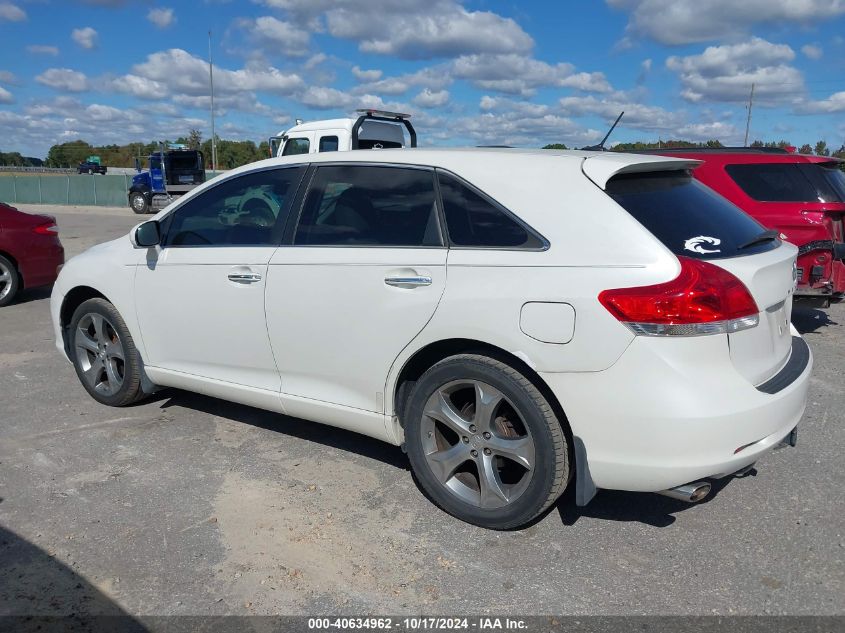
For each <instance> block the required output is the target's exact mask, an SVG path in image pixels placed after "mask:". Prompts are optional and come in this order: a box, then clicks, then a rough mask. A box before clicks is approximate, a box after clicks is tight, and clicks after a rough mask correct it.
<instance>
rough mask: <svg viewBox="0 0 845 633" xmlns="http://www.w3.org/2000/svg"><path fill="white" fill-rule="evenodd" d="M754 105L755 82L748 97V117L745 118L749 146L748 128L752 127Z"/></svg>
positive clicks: (746, 139)
mask: <svg viewBox="0 0 845 633" xmlns="http://www.w3.org/2000/svg"><path fill="white" fill-rule="evenodd" d="M753 105H754V84H753V83H752V84H751V95H750V96H749V97H748V118H747V119H746V120H745V143H743V145H744V146H745V147H748V130H749V129H751V107H752V106H753Z"/></svg>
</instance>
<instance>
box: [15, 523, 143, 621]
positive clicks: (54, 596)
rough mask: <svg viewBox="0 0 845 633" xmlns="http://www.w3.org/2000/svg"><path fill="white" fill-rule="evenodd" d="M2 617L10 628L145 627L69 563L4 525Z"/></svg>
mask: <svg viewBox="0 0 845 633" xmlns="http://www.w3.org/2000/svg"><path fill="white" fill-rule="evenodd" d="M0 620H2V622H3V624H4V625H6V626H10V628H9V629H8V630H16V631H18V630H24V631H29V630H32V631H35V630H38V631H54V630H55V631H68V630H69V631H73V630H88V629H87V628H86V627H87V626H91V625H93V626H94V627H95V628H98V626H97V624H98V623H99V624H103V623H104V620H107V621H108V623H109V624H111V625H113V626H114V627H115V629H116V630H117V629H119V630H121V631H128V632H132V633H134V632H136V631H138V632H140V631H146V630H147V629H146V627H144V626H143V625H142V624H141V623H140V622H138V621H137V620H136V619H134V618H132V617H131V616H130V615H129V614H128V613H126V612H125V611H124V610H123V609H121V608H120V606H118V605H117V603H115V602H114V601H113V600H112V599H111V598H109V597H108V596H106V595H105V594H104V593H103V592H101V591H100V590H99V589H97V588H96V587H94V586H93V585H92V584H91V583H89V582H88V581H87V580H85V578H83V577H82V576H80V575H79V574H77V573H76V572H75V571H74V570H73V569H71V568H70V567H68V566H67V565H65V564H63V563H61V562H59V561H58V560H57V559H56V557H55V556H51V555H50V554H48V553H47V552H45V551H44V550H43V549H41V548H40V547H38V546H36V545H34V544H32V543H30V542H29V541H27V540H26V539H25V538H23V537H22V536H20V535H18V534H15V533H14V532H12V531H11V530H8V529H6V528H4V527H2V526H0Z"/></svg>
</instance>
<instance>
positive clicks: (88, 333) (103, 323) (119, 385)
mask: <svg viewBox="0 0 845 633" xmlns="http://www.w3.org/2000/svg"><path fill="white" fill-rule="evenodd" d="M68 348H69V349H70V356H71V361H72V362H73V366H74V368H75V369H76V375H77V376H78V377H79V380H80V382H81V383H82V386H83V387H85V390H86V391H87V392H88V393H89V394H91V397H93V398H94V399H95V400H96V401H97V402H100V403H102V404H106V405H109V406H113V407H121V406H125V405H127V404H131V403H133V402H135V401H137V400H139V399H140V398H142V397H143V392H142V391H141V371H142V370H141V359H140V355H139V354H138V350H137V349H135V344H134V342H133V341H132V336H131V335H130V334H129V330H128V329H127V328H126V324H125V323H124V322H123V319H122V318H121V316H120V314H119V313H118V312H117V310H115V308H114V306H113V305H112V304H110V303H109V302H108V301H106V300H105V299H89V300H88V301H86V302H84V303H83V304H82V305H80V306H79V307H78V308H77V309H76V312H74V315H73V319H72V320H71V324H70V328H69V330H68Z"/></svg>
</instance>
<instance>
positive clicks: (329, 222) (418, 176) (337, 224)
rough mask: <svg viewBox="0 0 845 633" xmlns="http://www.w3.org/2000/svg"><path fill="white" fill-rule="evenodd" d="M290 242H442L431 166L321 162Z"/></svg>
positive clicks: (348, 243) (371, 244) (393, 244)
mask: <svg viewBox="0 0 845 633" xmlns="http://www.w3.org/2000/svg"><path fill="white" fill-rule="evenodd" d="M294 244H296V245H303V246H384V247H390V246H417V247H420V246H442V244H443V241H442V238H441V235H440V224H439V222H438V217H437V204H436V194H435V189H434V171H433V170H431V169H413V168H403V167H390V166H372V165H326V166H322V167H318V168H317V171H316V173H315V174H314V177H313V179H312V180H311V184H310V185H309V187H308V193H307V194H306V196H305V203H304V207H303V210H302V215H301V217H300V220H299V224H298V226H297V229H296V236H295V238H294Z"/></svg>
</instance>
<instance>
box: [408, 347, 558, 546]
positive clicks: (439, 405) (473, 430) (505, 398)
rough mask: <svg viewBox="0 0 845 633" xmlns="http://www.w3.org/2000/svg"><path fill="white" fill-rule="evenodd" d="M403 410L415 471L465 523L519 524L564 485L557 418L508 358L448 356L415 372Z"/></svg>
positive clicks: (547, 503)
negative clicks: (418, 374) (410, 390)
mask: <svg viewBox="0 0 845 633" xmlns="http://www.w3.org/2000/svg"><path fill="white" fill-rule="evenodd" d="M479 403H481V405H482V406H480V407H479ZM405 411H406V415H405V416H403V417H404V422H405V445H406V449H407V451H408V457H409V459H410V461H411V468H412V469H413V471H414V474H415V475H416V477H417V479H418V481H419V482H420V485H421V486H422V487H423V489H424V490H425V492H426V493H428V495H429V496H430V498H431V499H432V500H433V501H434V502H435V503H437V504H438V505H439V506H440V507H441V508H443V509H444V510H445V511H446V512H448V513H449V514H452V515H453V516H455V517H457V518H459V519H461V520H462V521H466V522H467V523H472V524H474V525H479V526H481V527H485V528H490V529H493V530H506V529H512V528H516V527H519V526H522V525H525V524H526V523H528V522H530V521H531V520H533V519H534V518H536V517H537V516H539V515H540V514H542V513H543V512H544V511H545V510H546V509H548V508H549V506H551V505H552V504H553V503H554V502H555V501H557V499H558V498H559V497H560V495H561V494H563V491H564V490H565V489H566V485H567V483H568V482H569V479H570V473H571V469H570V460H569V446H568V442H567V439H566V435H565V433H564V431H563V428H562V426H561V423H560V421H559V420H558V419H557V416H556V415H555V413H554V411H553V410H552V408H551V406H550V405H549V403H548V402H547V401H546V399H545V397H544V396H543V395H542V394H541V393H540V391H539V390H538V389H537V387H535V386H534V384H533V383H532V382H531V381H530V380H528V379H527V378H526V377H525V376H523V375H522V374H521V373H519V372H518V371H517V370H515V369H513V368H512V367H510V366H509V365H507V364H505V363H502V362H500V361H497V360H494V359H492V358H488V357H486V356H480V355H475V354H461V355H459V356H452V357H450V358H446V359H444V360H442V361H440V362H439V363H437V364H436V365H434V366H432V367H431V368H430V369H429V370H428V371H426V372H425V373H424V374H423V375H422V376H421V377H420V379H419V381H417V383H416V385H414V389H413V391H412V392H411V395H410V398H409V400H408V404H407V407H406V409H405ZM480 475H484V476H480Z"/></svg>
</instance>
